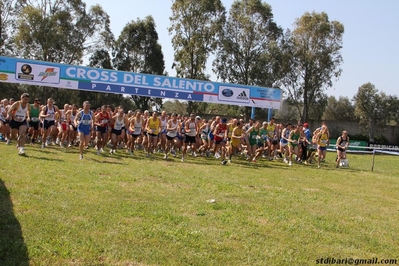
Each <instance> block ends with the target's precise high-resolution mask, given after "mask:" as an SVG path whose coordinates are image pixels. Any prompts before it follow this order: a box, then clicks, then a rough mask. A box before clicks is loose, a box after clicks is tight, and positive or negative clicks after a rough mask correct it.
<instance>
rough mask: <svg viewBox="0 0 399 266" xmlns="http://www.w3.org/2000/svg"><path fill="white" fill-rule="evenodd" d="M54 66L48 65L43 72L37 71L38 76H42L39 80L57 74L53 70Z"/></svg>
mask: <svg viewBox="0 0 399 266" xmlns="http://www.w3.org/2000/svg"><path fill="white" fill-rule="evenodd" d="M54 69H55V68H54V67H48V68H47V69H46V70H45V71H44V72H40V73H39V77H42V79H41V80H40V81H43V80H45V79H46V78H47V77H54V76H56V75H57V72H55V71H54Z"/></svg>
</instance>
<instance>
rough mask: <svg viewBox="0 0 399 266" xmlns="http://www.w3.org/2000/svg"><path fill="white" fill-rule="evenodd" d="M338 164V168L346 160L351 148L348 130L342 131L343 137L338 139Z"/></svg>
mask: <svg viewBox="0 0 399 266" xmlns="http://www.w3.org/2000/svg"><path fill="white" fill-rule="evenodd" d="M336 143H337V144H336V145H337V159H336V161H337V163H336V165H335V167H336V168H338V167H339V164H340V162H341V160H346V150H347V149H348V147H349V137H348V132H347V131H346V130H344V131H342V135H341V136H340V137H339V138H338V139H337V142H336Z"/></svg>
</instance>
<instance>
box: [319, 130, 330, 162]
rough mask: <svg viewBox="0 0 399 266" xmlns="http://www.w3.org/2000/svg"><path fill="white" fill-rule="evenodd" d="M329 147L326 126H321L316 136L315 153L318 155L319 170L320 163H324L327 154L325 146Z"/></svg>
mask: <svg viewBox="0 0 399 266" xmlns="http://www.w3.org/2000/svg"><path fill="white" fill-rule="evenodd" d="M328 145H329V134H328V128H327V126H322V127H321V131H320V132H319V133H318V135H317V151H318V153H319V158H318V164H317V168H320V163H321V162H324V160H325V158H326V153H327V146H328Z"/></svg>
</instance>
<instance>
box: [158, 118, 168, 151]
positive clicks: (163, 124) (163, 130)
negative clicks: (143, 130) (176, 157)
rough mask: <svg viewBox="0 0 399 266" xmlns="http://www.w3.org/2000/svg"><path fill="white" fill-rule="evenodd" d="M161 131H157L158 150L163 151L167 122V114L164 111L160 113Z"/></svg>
mask: <svg viewBox="0 0 399 266" xmlns="http://www.w3.org/2000/svg"><path fill="white" fill-rule="evenodd" d="M160 120H161V132H159V143H158V145H159V152H165V147H166V133H167V130H166V126H167V124H168V116H167V115H166V112H165V111H162V113H161V117H160Z"/></svg>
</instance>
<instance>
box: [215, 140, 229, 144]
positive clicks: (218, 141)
mask: <svg viewBox="0 0 399 266" xmlns="http://www.w3.org/2000/svg"><path fill="white" fill-rule="evenodd" d="M214 142H215V144H216V145H219V144H220V143H222V142H223V143H226V141H225V140H224V139H221V140H216V139H215V140H214Z"/></svg>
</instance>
